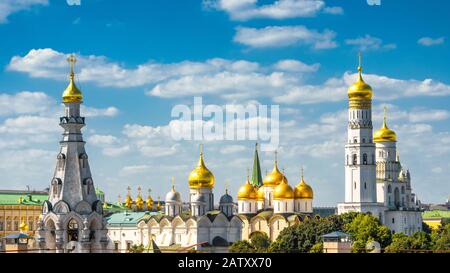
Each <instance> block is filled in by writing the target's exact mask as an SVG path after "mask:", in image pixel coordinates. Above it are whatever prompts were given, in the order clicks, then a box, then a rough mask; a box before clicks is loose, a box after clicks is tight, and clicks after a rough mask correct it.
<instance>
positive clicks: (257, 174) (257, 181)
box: [252, 143, 263, 188]
mask: <svg viewBox="0 0 450 273" xmlns="http://www.w3.org/2000/svg"><path fill="white" fill-rule="evenodd" d="M252 185H253V186H254V187H257V188H259V187H261V186H262V185H263V178H262V175H261V165H260V163H259V155H258V143H256V145H255V156H254V157H253V171H252Z"/></svg>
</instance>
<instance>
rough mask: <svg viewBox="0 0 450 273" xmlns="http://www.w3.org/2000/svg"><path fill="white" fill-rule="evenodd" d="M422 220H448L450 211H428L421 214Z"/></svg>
mask: <svg viewBox="0 0 450 273" xmlns="http://www.w3.org/2000/svg"><path fill="white" fill-rule="evenodd" d="M422 218H424V219H433V218H436V219H440V218H450V210H428V211H424V212H422Z"/></svg>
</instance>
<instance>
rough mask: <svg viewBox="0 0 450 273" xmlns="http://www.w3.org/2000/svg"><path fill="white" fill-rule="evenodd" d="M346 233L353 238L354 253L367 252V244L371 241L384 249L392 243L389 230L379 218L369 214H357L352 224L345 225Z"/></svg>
mask: <svg viewBox="0 0 450 273" xmlns="http://www.w3.org/2000/svg"><path fill="white" fill-rule="evenodd" d="M344 231H345V232H347V233H349V234H351V235H352V237H353V240H354V243H353V246H352V247H353V251H354V252H365V247H366V245H367V243H368V242H371V241H377V242H379V243H380V245H381V247H382V248H384V247H386V246H388V245H389V244H390V242H391V232H390V230H389V228H388V227H386V226H383V225H382V224H381V223H380V221H379V220H378V219H377V218H375V217H373V216H372V215H369V214H364V213H359V214H357V215H356V217H354V219H353V220H352V221H351V222H350V223H347V224H345V225H344Z"/></svg>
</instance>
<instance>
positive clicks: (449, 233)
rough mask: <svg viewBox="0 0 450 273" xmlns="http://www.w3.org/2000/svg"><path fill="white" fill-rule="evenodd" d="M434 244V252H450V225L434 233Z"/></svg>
mask: <svg viewBox="0 0 450 273" xmlns="http://www.w3.org/2000/svg"><path fill="white" fill-rule="evenodd" d="M432 242H433V243H432V244H433V250H434V251H436V252H450V224H446V225H444V226H442V227H440V228H439V229H438V230H436V231H433V234H432Z"/></svg>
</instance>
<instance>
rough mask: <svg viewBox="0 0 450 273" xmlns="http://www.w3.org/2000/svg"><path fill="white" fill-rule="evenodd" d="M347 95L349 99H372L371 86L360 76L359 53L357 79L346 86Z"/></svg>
mask: <svg viewBox="0 0 450 273" xmlns="http://www.w3.org/2000/svg"><path fill="white" fill-rule="evenodd" d="M347 95H348V98H349V99H350V100H370V99H372V87H370V85H368V84H367V83H365V82H364V80H363V78H362V66H361V53H360V54H359V66H358V80H357V81H356V82H355V83H354V84H352V85H351V86H350V87H349V88H348V91H347Z"/></svg>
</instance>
